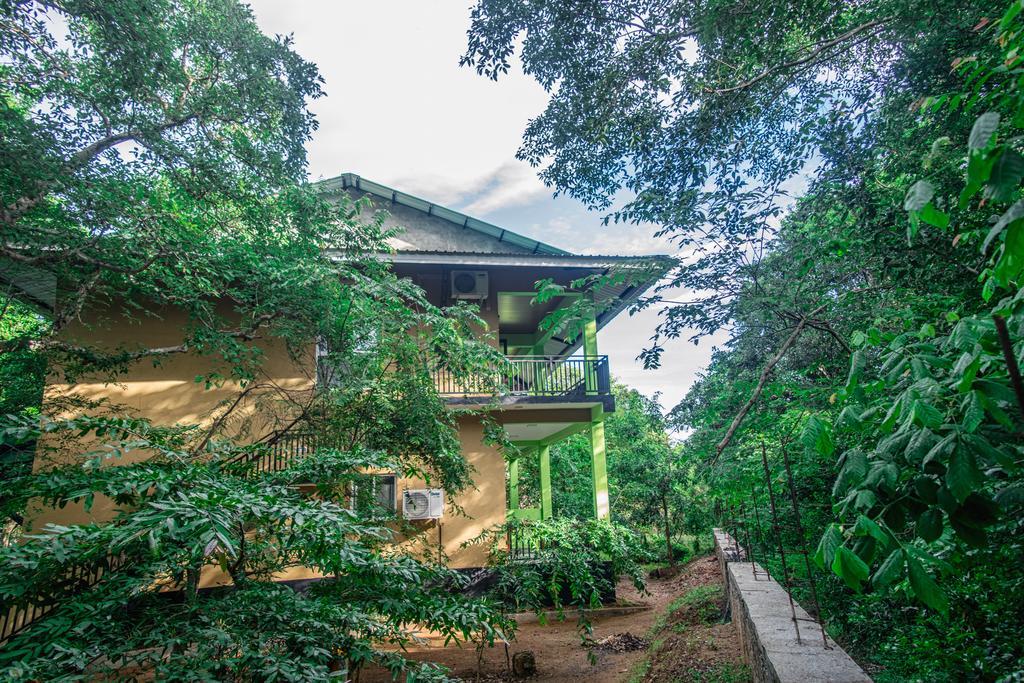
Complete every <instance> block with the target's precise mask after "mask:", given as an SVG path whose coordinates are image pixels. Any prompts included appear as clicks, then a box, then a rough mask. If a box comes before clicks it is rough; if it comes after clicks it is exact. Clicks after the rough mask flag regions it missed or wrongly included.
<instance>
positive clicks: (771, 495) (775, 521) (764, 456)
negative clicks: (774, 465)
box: [761, 441, 802, 644]
mask: <svg viewBox="0 0 1024 683" xmlns="http://www.w3.org/2000/svg"><path fill="white" fill-rule="evenodd" d="M761 464H762V465H764V481H765V484H766V485H767V486H768V502H769V503H770V504H771V510H772V530H773V531H774V532H775V540H776V541H777V542H778V544H779V556H780V559H781V560H782V575H783V579H784V581H785V584H786V596H787V597H788V598H789V611H790V613H791V614H792V615H793V630H794V631H796V642H797V644H802V641H801V640H800V624H799V623H797V619H796V605H795V604H793V590H792V587H791V586H790V580H789V567H788V566H786V550H785V548H783V547H782V531H781V530H780V529H779V513H778V511H777V510H776V509H775V492H774V491H772V473H771V470H769V469H768V449H767V448H766V447H765V445H764V442H763V441H762V442H761Z"/></svg>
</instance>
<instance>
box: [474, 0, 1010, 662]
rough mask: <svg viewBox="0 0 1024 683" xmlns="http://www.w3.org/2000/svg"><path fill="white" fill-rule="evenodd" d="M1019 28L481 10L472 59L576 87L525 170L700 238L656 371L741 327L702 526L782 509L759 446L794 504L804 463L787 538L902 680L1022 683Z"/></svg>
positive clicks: (828, 10) (970, 16)
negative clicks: (1016, 595)
mask: <svg viewBox="0 0 1024 683" xmlns="http://www.w3.org/2000/svg"><path fill="white" fill-rule="evenodd" d="M1020 13H1021V3H1020V2H1016V1H1015V2H1012V3H1010V5H1009V6H1008V7H1007V6H1006V5H1005V3H1003V2H999V3H988V2H975V3H931V2H930V3H917V2H910V3H899V2H889V1H887V0H881V1H879V2H869V3H861V4H858V5H856V6H851V5H849V4H848V3H838V2H837V3H830V2H826V3H803V2H776V3H770V4H768V5H762V6H761V7H759V11H757V12H754V13H751V12H748V11H745V10H744V8H742V7H740V6H737V5H735V4H728V3H727V4H719V5H713V6H707V5H693V4H691V3H684V2H672V1H669V2H644V1H638V2H621V3H620V2H588V3H581V4H578V5H573V6H571V7H570V6H566V5H563V4H561V3H554V2H537V3H527V4H523V3H512V2H501V1H496V0H487V1H482V2H479V3H478V4H477V6H476V8H475V10H474V15H473V26H472V28H471V30H470V40H469V49H468V51H467V54H466V57H465V61H466V62H467V63H469V64H472V65H475V66H476V67H477V68H478V69H479V70H481V71H482V72H483V73H485V74H487V75H490V76H494V77H497V76H499V75H500V73H501V72H502V71H504V70H505V69H507V67H508V63H509V62H508V59H509V57H510V55H511V54H512V51H513V50H515V49H516V48H517V46H520V45H521V49H522V51H521V56H522V59H523V65H524V68H525V70H526V71H527V73H529V74H532V75H534V76H535V77H536V78H537V79H538V80H539V81H540V82H541V84H542V85H544V86H546V87H548V88H550V89H551V91H552V93H553V97H552V100H551V103H550V104H549V107H548V109H547V110H546V111H545V112H544V113H543V115H541V116H540V117H539V118H537V119H535V120H534V121H533V122H532V123H531V124H530V127H529V128H528V129H527V131H526V137H525V141H524V146H523V148H522V150H521V155H522V156H523V158H526V159H528V160H530V161H532V162H534V163H538V164H546V166H545V168H544V171H543V176H544V177H545V179H546V180H548V181H550V182H552V183H553V184H554V185H555V186H556V188H557V189H559V190H560V191H565V192H567V193H569V194H572V195H573V196H576V197H578V198H580V199H582V200H584V201H586V202H588V203H590V204H591V205H592V206H595V207H599V208H603V209H608V210H610V212H611V213H610V216H609V217H610V220H627V221H634V222H653V223H655V224H656V225H658V226H660V229H661V230H662V232H663V234H667V235H669V236H672V237H675V238H676V239H677V241H678V243H679V245H680V247H681V249H682V256H683V262H682V265H681V266H680V267H679V268H678V269H676V270H675V271H674V272H673V274H672V277H671V279H670V281H669V283H668V285H669V286H670V287H682V288H684V290H685V294H684V295H683V296H676V295H675V293H673V296H672V300H667V301H665V302H664V304H665V307H666V311H665V318H664V321H663V323H662V324H661V326H660V327H659V329H658V334H659V335H660V336H659V337H658V338H656V339H655V343H654V344H653V346H652V348H650V349H648V351H646V352H645V353H644V358H645V360H647V361H648V363H649V364H651V365H657V364H658V363H659V359H660V354H659V349H660V346H661V344H662V343H663V342H664V339H665V338H674V337H679V336H686V335H692V336H693V338H695V339H696V338H699V337H701V336H702V335H704V334H706V333H708V332H712V331H715V330H718V329H722V328H725V329H726V330H727V331H728V332H729V341H728V343H727V344H726V345H725V346H724V347H723V348H721V349H719V350H718V351H716V353H715V355H714V357H713V361H712V363H711V365H710V367H709V368H708V369H707V370H706V371H705V373H704V374H703V375H702V376H701V377H700V379H699V380H698V382H697V383H696V385H695V386H694V387H693V389H692V390H691V391H690V392H689V394H688V395H687V397H686V398H685V399H684V401H683V402H682V403H681V404H680V405H679V406H677V407H676V408H675V409H674V410H673V411H672V420H673V422H674V423H675V426H676V427H677V428H679V429H680V430H682V431H683V432H684V433H685V434H686V435H687V439H686V443H685V445H684V446H683V450H682V454H683V464H682V470H683V471H690V472H693V471H696V472H697V473H698V476H699V478H700V484H701V487H700V488H696V489H687V488H683V489H682V491H681V494H682V495H683V496H684V498H685V497H689V498H690V501H689V503H690V504H689V505H688V506H687V505H685V504H684V506H683V508H684V509H690V510H691V511H693V514H691V515H689V516H688V517H687V519H686V522H687V524H692V525H693V527H692V528H693V529H694V530H696V529H702V528H706V527H707V526H709V525H711V524H712V523H714V521H715V517H716V514H715V512H716V510H717V511H718V512H719V513H725V512H726V511H728V510H736V509H738V506H739V505H741V504H743V505H746V508H747V510H748V511H749V509H750V507H751V498H752V496H758V497H759V500H760V501H761V502H760V504H761V505H762V506H764V505H765V503H766V501H765V499H764V493H765V492H764V472H763V467H762V458H761V455H762V451H761V449H762V446H763V447H764V449H765V453H766V455H767V456H768V460H769V469H770V470H771V477H772V478H773V480H774V481H775V484H776V485H777V488H776V493H777V494H782V493H783V492H785V488H784V487H785V481H786V480H785V477H784V476H783V468H782V466H781V462H780V461H781V458H782V454H783V452H785V453H786V454H787V455H789V457H790V458H791V460H792V461H793V471H794V485H795V492H796V494H797V496H798V498H799V499H800V501H801V506H802V508H803V509H804V525H805V527H806V530H807V538H805V539H799V540H798V539H792V538H791V539H789V540H790V541H791V542H794V543H795V542H802V543H809V544H810V547H811V549H812V552H813V550H814V548H815V546H817V548H818V551H817V556H816V558H815V559H816V560H817V562H818V564H819V567H820V569H818V570H817V571H818V579H819V581H821V582H822V586H823V589H824V590H822V591H821V592H822V594H823V596H824V597H823V599H822V609H823V613H824V616H825V618H826V621H827V622H828V623H829V624H830V627H831V628H832V630H833V632H834V633H835V634H836V635H837V637H839V638H840V639H841V640H843V641H844V642H845V643H846V644H847V645H849V646H850V648H851V650H852V651H853V652H854V654H855V655H857V656H858V657H861V658H862V659H864V660H866V661H868V662H873V663H876V664H879V665H881V667H882V668H881V669H880V670H879V671H878V672H877V673H875V676H876V678H878V679H882V680H907V679H923V680H966V679H983V680H994V679H998V678H1000V677H1003V676H1012V675H1019V661H1020V659H1021V656H1022V652H1021V650H1020V647H1021V645H1020V642H1019V639H1016V638H1013V637H1010V636H1008V635H1007V629H1008V628H1009V630H1011V631H1014V632H1016V631H1017V630H1019V628H1020V626H1021V625H1022V624H1024V614H1022V612H1021V607H1020V605H1019V604H1017V603H1015V602H1014V601H1013V600H1012V599H1009V598H1008V596H1009V595H1011V594H1013V592H1014V591H1018V590H1019V589H1020V586H1021V582H1022V580H1024V577H1022V573H1021V571H1020V569H1019V566H1017V565H1018V561H1017V560H1016V559H1014V558H1019V557H1020V553H1021V549H1022V541H1024V539H1022V537H1021V502H1022V501H1021V497H1020V491H1021V488H1020V486H1021V480H1020V476H1021V465H1022V457H1024V453H1022V451H1021V437H1020V434H1021V430H1022V425H1024V413H1022V412H1021V404H1022V402H1024V398H1022V396H1021V394H1022V393H1024V388H1022V387H1020V383H1019V380H1017V379H1016V378H1015V372H1017V371H1016V368H1018V367H1019V365H1020V364H1021V362H1022V361H1021V356H1022V341H1021V338H1022V336H1024V327H1022V325H1024V315H1022V312H1021V294H1020V287H1019V285H1020V277H1021V267H1022V259H1024V243H1022V241H1021V235H1022V234H1024V227H1022V226H1024V221H1022V220H1021V215H1022V213H1021V210H1020V204H1019V200H1020V198H1021V180H1022V177H1024V164H1022V163H1021V161H1020V160H1021V157H1020V138H1019V130H1018V128H1019V127H1020V125H1021V122H1022V120H1024V119H1022V115H1021V109H1020V100H1019V97H1020V84H1019V79H1020V74H1021V70H1020V56H1019V51H1020V48H1019V43H1020V40H1021V37H1020V35H1021V34H1020V31H1021V19H1020ZM623 189H625V190H628V191H629V192H627V193H622V194H619V192H620V190H623ZM793 195H799V198H798V199H796V200H794V199H793V198H792V196H793ZM622 196H626V197H627V201H626V204H625V205H624V206H615V205H614V204H613V203H612V201H613V200H614V199H616V198H617V197H622ZM693 468H696V470H694V469H693ZM698 492H700V493H698ZM720 518H721V517H719V519H720Z"/></svg>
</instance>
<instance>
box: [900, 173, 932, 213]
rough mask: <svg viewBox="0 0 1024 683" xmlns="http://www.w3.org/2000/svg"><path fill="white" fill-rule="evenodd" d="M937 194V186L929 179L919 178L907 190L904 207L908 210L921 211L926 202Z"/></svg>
mask: <svg viewBox="0 0 1024 683" xmlns="http://www.w3.org/2000/svg"><path fill="white" fill-rule="evenodd" d="M934 196H935V186H934V185H932V184H931V183H930V182H928V181H927V180H918V181H917V182H916V183H914V184H913V185H911V186H910V189H909V190H907V196H906V197H905V198H904V200H903V208H904V210H906V211H920V210H921V209H923V208H924V207H925V205H926V204H928V203H929V202H931V200H932V197H934Z"/></svg>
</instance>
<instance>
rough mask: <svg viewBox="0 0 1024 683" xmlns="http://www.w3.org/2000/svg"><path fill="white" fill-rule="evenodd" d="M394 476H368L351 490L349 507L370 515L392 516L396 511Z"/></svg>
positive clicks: (396, 482)
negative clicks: (364, 511)
mask: <svg viewBox="0 0 1024 683" xmlns="http://www.w3.org/2000/svg"><path fill="white" fill-rule="evenodd" d="M397 479H398V478H397V477H396V476H395V475H394V474H368V475H366V476H365V477H363V478H361V479H360V480H359V482H358V483H356V484H353V485H352V488H351V493H350V498H349V507H350V508H351V509H352V510H356V509H359V510H368V511H370V513H371V514H372V515H380V514H386V515H392V514H394V513H395V512H396V511H397V510H398V504H397V495H396V494H397V489H398V481H397Z"/></svg>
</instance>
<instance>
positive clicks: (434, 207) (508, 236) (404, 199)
mask: <svg viewBox="0 0 1024 683" xmlns="http://www.w3.org/2000/svg"><path fill="white" fill-rule="evenodd" d="M316 185H317V187H319V188H320V189H321V190H322V191H323V192H324V193H325V194H331V193H336V192H352V193H364V194H369V195H372V196H374V197H377V198H378V199H384V200H386V201H388V202H390V203H391V207H389V208H388V210H389V211H391V212H392V213H395V214H398V213H403V214H405V215H404V216H397V215H396V218H398V219H399V220H398V221H397V222H398V223H399V224H401V225H403V227H406V228H407V229H411V228H413V227H414V225H411V224H410V223H411V221H410V220H409V218H410V217H411V216H410V214H412V216H415V217H418V218H420V219H423V218H424V217H426V218H427V219H430V222H432V223H433V227H434V228H435V229H437V228H442V227H444V228H458V229H459V230H468V231H470V234H472V235H474V236H475V237H479V236H484V237H486V238H488V242H490V241H496V242H498V243H501V247H503V249H502V250H499V249H501V248H499V249H488V251H494V252H495V253H517V254H548V255H560V256H568V255H570V252H568V251H565V250H564V249H559V248H558V247H553V246H551V245H550V244H545V243H544V242H540V241H538V240H535V239H532V238H530V237H526V236H525V235H520V234H519V233H517V232H513V231H511V230H508V229H507V228H502V227H499V226H497V225H494V224H493V223H488V222H487V221H482V220H480V219H479V218H474V217H472V216H468V215H466V214H464V213H461V212H459V211H455V210H454V209H449V208H447V207H444V206H441V205H439V204H435V203H433V202H430V201H427V200H426V199H421V198H419V197H416V196H414V195H411V194H409V193H408V192H402V191H401V190H396V189H395V188H392V187H388V186H387V185H383V184H381V183H378V182H374V181H372V180H367V179H366V178H363V177H362V176H359V175H357V174H355V173H342V174H341V175H339V176H337V177H335V178H329V179H327V180H321V181H320V182H318V183H316ZM398 207H406V208H408V209H411V210H412V211H402V210H401V209H400V208H398ZM416 214H419V215H418V216H416ZM403 218H404V219H406V220H404V221H402V220H401V219H403ZM479 244H480V243H479V242H478V245H479ZM484 244H486V243H484ZM408 246H411V247H413V248H412V249H409V248H405V247H403V246H401V245H399V246H398V251H424V249H422V248H417V247H419V246H420V245H408ZM478 248H479V246H478ZM427 250H429V251H453V252H454V251H459V252H469V251H474V250H473V249H427ZM481 250H482V249H481Z"/></svg>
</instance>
